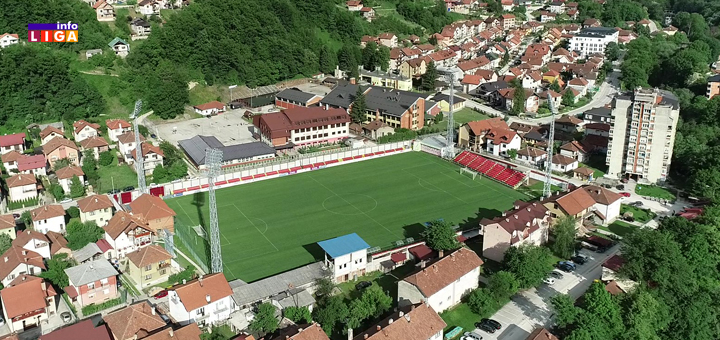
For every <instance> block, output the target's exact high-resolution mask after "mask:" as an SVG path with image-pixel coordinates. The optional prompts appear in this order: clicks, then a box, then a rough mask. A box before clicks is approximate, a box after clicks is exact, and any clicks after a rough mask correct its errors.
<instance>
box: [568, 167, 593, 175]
mask: <svg viewBox="0 0 720 340" xmlns="http://www.w3.org/2000/svg"><path fill="white" fill-rule="evenodd" d="M573 172H574V173H576V174H581V175H585V176H590V175H592V174H594V173H595V170H593V169H590V168H586V167H579V168H577V169H575V170H573Z"/></svg>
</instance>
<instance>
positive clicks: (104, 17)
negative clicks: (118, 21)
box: [93, 0, 115, 47]
mask: <svg viewBox="0 0 720 340" xmlns="http://www.w3.org/2000/svg"><path fill="white" fill-rule="evenodd" d="M93 9H94V10H95V14H96V16H97V20H98V21H114V20H115V8H114V7H113V6H112V5H110V4H109V3H107V2H105V0H99V1H98V2H96V3H95V5H93ZM110 47H112V46H110Z"/></svg>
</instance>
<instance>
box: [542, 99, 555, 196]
mask: <svg viewBox="0 0 720 340" xmlns="http://www.w3.org/2000/svg"><path fill="white" fill-rule="evenodd" d="M547 101H548V106H550V135H549V136H548V147H547V153H548V161H547V163H546V164H547V165H546V169H545V186H543V197H545V198H548V197H550V195H551V194H552V156H553V147H554V146H555V145H554V144H555V111H557V109H556V108H555V102H553V98H552V95H551V94H550V91H548V96H547Z"/></svg>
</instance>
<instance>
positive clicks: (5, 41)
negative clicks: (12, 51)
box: [0, 33, 20, 48]
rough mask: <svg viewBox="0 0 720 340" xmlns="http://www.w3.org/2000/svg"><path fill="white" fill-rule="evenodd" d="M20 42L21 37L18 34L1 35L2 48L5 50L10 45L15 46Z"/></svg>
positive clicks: (0, 46)
mask: <svg viewBox="0 0 720 340" xmlns="http://www.w3.org/2000/svg"><path fill="white" fill-rule="evenodd" d="M19 42H20V37H19V36H18V35H17V34H10V33H5V34H3V35H0V48H5V47H8V46H10V45H15V44H17V43H19Z"/></svg>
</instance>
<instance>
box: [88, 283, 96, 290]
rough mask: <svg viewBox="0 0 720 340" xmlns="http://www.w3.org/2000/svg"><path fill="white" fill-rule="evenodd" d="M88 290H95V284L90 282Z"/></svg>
mask: <svg viewBox="0 0 720 340" xmlns="http://www.w3.org/2000/svg"><path fill="white" fill-rule="evenodd" d="M87 287H88V289H95V282H90V283H88V285H87Z"/></svg>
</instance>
